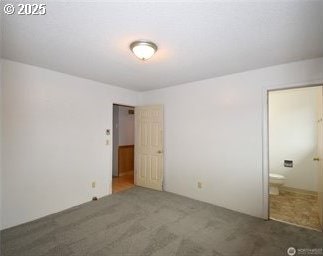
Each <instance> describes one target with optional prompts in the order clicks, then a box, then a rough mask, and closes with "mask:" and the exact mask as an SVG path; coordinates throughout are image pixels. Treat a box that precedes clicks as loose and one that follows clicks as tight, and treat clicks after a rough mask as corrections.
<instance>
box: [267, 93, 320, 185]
mask: <svg viewBox="0 0 323 256" xmlns="http://www.w3.org/2000/svg"><path fill="white" fill-rule="evenodd" d="M320 92H321V87H308V88H301V89H290V90H281V91H273V92H270V93H269V166H270V172H272V173H278V174H282V175H284V176H286V182H285V186H287V187H291V188H297V189H305V190H309V191H317V179H316V163H315V162H314V161H313V157H314V156H315V155H316V150H317V127H316V121H317V111H318V99H319V98H318V97H317V95H318V93H320ZM284 160H293V167H292V168H288V167H284Z"/></svg>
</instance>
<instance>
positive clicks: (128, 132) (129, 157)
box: [112, 104, 135, 193]
mask: <svg viewBox="0 0 323 256" xmlns="http://www.w3.org/2000/svg"><path fill="white" fill-rule="evenodd" d="M134 110H135V108H134V107H132V106H125V105H119V104H113V152H112V167H113V168H112V193H117V192H120V191H124V190H126V189H129V188H131V187H133V186H134V136H135V117H134V116H135V115H134Z"/></svg>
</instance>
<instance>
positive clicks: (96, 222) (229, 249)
mask: <svg viewBox="0 0 323 256" xmlns="http://www.w3.org/2000/svg"><path fill="white" fill-rule="evenodd" d="M291 246H293V247H296V248H316V249H317V248H322V247H323V233H320V232H317V231H312V230H306V229H303V228H298V227H295V226H291V225H287V224H283V223H280V222H275V221H264V220H261V219H257V218H254V217H250V216H247V215H244V214H240V213H237V212H233V211H230V210H226V209H223V208H220V207H216V206H212V205H209V204H206V203H202V202H199V201H195V200H192V199H188V198H185V197H181V196H178V195H174V194H171V193H167V192H158V191H153V190H149V189H144V188H139V187H134V188H131V189H129V190H126V191H123V192H120V193H116V194H113V195H111V196H108V197H105V198H101V199H99V200H98V201H94V202H90V203H87V204H83V205H80V206H77V207H74V208H71V209H69V210H67V211H64V212H61V213H58V214H53V215H50V216H48V217H45V218H42V219H39V220H37V221H33V222H30V223H27V224H24V225H20V226H17V227H14V228H11V229H7V230H4V231H2V232H1V250H2V253H3V254H1V255H3V256H9V255H10V256H19V255H28V256H38V255H50V256H56V255H60V256H65V255H66V256H74V255H78V256H79V255H95V256H102V255H108V256H114V255H117V256H118V255H129V256H130V255H138V256H139V255H140V256H142V255H143V256H144V255H154V256H171V255H179V256H186V255H192V256H199V255H230V256H234V255H239V256H242V255H248V256H250V255H257V256H258V255H259V256H261V255H268V256H276V255H287V253H286V250H287V248H288V247H291Z"/></svg>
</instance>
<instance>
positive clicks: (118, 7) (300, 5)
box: [2, 0, 323, 91]
mask: <svg viewBox="0 0 323 256" xmlns="http://www.w3.org/2000/svg"><path fill="white" fill-rule="evenodd" d="M7 2H11V3H12V2H13V1H7ZM24 2H26V1H24ZM39 2H41V3H44V2H45V1H39ZM16 4H17V3H16ZM322 13H323V1H321V0H317V1H314V0H303V1H299V0H291V1H283V0H281V1H275V0H272V1H250V0H249V1H217V2H210V1H209V2H192V1H190V2H157V1H150V2H142V1H138V2H134V1H132V2H119V3H118V2H102V1H101V2H99V1H96V2H94V1H92V2H90V1H83V2H81V1H60V2H57V1H56V2H54V1H51V2H48V1H47V14H46V15H45V16H19V15H16V14H15V15H11V16H8V15H2V16H3V17H2V18H3V20H2V22H3V33H4V34H3V48H2V55H3V57H4V58H7V59H10V60H14V61H19V62H23V63H27V64H31V65H36V66H40V67H45V68H49V69H52V70H56V71H60V72H64V73H68V74H72V75H76V76H80V77H84V78H89V79H92V80H97V81H101V82H104V83H108V84H114V85H117V86H121V87H125V88H129V89H133V90H139V91H144V90H151V89H155V88H161V87H167V86H172V85H176V84H181V83H186V82H191V81H196V80H201V79H206V78H211V77H216V76H221V75H225V74H231V73H235V72H241V71H245V70H250V69H256V68H261V67H266V66H271V65H276V64H281V63H286V62H291V61H297V60H302V59H309V58H316V57H322V56H323V15H322ZM137 39H149V40H152V41H153V42H155V43H156V44H157V45H158V47H159V50H158V52H157V53H156V55H155V56H153V57H152V59H150V60H148V61H146V62H142V61H140V60H139V59H137V58H136V57H135V56H134V55H133V54H132V53H131V51H130V50H129V44H130V43H131V42H132V41H134V40H137Z"/></svg>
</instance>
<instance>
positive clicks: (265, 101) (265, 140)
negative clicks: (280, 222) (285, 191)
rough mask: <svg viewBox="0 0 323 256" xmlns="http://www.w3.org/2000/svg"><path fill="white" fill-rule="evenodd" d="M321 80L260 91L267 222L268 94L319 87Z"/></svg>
mask: <svg viewBox="0 0 323 256" xmlns="http://www.w3.org/2000/svg"><path fill="white" fill-rule="evenodd" d="M322 84H323V80H322V79H320V80H314V81H308V82H302V83H295V84H281V85H273V86H270V87H266V88H263V91H262V103H263V105H262V107H263V111H262V113H263V120H262V143H263V148H262V178H263V184H262V185H263V186H262V193H263V218H264V219H265V220H269V155H268V154H269V150H268V147H269V142H268V92H269V91H273V90H284V89H292V88H302V87H311V86H320V85H322Z"/></svg>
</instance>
